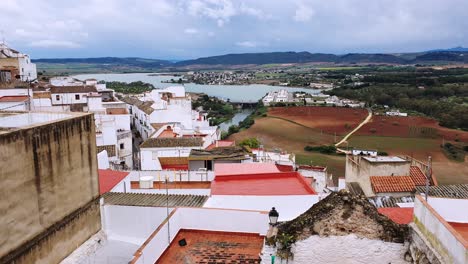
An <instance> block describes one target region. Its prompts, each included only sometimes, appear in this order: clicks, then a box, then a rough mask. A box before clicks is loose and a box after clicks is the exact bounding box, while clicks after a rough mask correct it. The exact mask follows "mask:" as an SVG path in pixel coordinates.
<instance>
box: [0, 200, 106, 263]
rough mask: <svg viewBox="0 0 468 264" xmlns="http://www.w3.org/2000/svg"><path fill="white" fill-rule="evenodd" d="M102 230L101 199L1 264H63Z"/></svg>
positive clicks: (51, 228)
mask: <svg viewBox="0 0 468 264" xmlns="http://www.w3.org/2000/svg"><path fill="white" fill-rule="evenodd" d="M100 229H101V215H100V205H99V199H94V200H93V201H91V202H89V203H88V204H86V205H85V206H83V207H81V208H79V209H78V210H76V211H75V212H73V213H71V214H70V215H68V216H66V217H65V218H64V219H62V220H61V221H59V222H57V223H55V224H54V225H52V226H51V227H49V228H47V230H45V231H43V232H42V233H41V234H39V235H38V236H36V237H34V238H33V239H31V240H29V241H28V242H27V243H26V244H23V245H22V246H20V247H18V248H17V249H16V250H14V251H13V252H11V253H10V254H9V255H7V256H4V257H3V258H2V259H0V263H2V264H3V263H15V264H30V263H35V264H52V263H59V262H60V261H61V260H62V259H64V258H66V257H67V256H68V255H69V254H70V253H72V252H73V251H74V250H75V249H77V248H78V247H79V246H80V245H81V244H82V243H84V242H85V241H86V240H88V239H89V238H90V237H91V236H92V235H93V234H95V233H97V232H98V231H99V230H100Z"/></svg>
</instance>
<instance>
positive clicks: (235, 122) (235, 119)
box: [219, 109, 254, 132]
mask: <svg viewBox="0 0 468 264" xmlns="http://www.w3.org/2000/svg"><path fill="white" fill-rule="evenodd" d="M253 111H254V109H243V110H241V111H240V112H237V113H236V114H235V115H234V116H233V117H232V119H231V120H229V121H226V122H223V123H221V124H220V125H219V129H220V130H221V131H223V132H227V131H228V129H229V127H230V126H232V125H236V126H237V125H239V123H240V122H241V121H244V119H245V118H246V117H248V116H249V115H250V114H251V113H252V112H253Z"/></svg>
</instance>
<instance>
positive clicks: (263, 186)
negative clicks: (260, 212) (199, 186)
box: [211, 172, 317, 195]
mask: <svg viewBox="0 0 468 264" xmlns="http://www.w3.org/2000/svg"><path fill="white" fill-rule="evenodd" d="M211 194H212V195H313V194H317V193H316V192H315V191H314V189H313V188H312V187H311V186H310V184H309V183H307V181H306V180H305V179H304V177H303V176H302V175H301V174H300V173H298V172H275V173H257V174H242V175H224V176H216V178H215V180H214V181H213V182H212V183H211Z"/></svg>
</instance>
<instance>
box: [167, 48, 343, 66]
mask: <svg viewBox="0 0 468 264" xmlns="http://www.w3.org/2000/svg"><path fill="white" fill-rule="evenodd" d="M336 59H337V56H336V55H334V54H324V53H309V52H306V51H303V52H292V51H289V52H269V53H241V54H226V55H220V56H212V57H205V58H199V59H195V60H186V61H180V62H177V63H176V64H175V66H188V65H242V64H270V63H305V62H335V61H336Z"/></svg>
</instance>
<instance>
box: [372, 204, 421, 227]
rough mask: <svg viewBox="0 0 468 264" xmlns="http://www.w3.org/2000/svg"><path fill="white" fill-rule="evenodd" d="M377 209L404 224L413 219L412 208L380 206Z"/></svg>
mask: <svg viewBox="0 0 468 264" xmlns="http://www.w3.org/2000/svg"><path fill="white" fill-rule="evenodd" d="M377 211H379V213H380V214H383V215H385V216H386V217H388V218H390V220H392V221H393V222H395V223H397V224H404V225H406V224H409V223H411V222H412V221H413V211H414V208H401V207H382V208H377Z"/></svg>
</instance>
